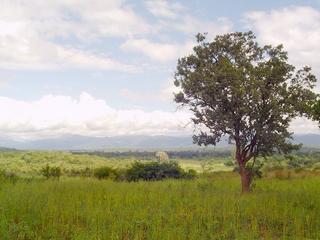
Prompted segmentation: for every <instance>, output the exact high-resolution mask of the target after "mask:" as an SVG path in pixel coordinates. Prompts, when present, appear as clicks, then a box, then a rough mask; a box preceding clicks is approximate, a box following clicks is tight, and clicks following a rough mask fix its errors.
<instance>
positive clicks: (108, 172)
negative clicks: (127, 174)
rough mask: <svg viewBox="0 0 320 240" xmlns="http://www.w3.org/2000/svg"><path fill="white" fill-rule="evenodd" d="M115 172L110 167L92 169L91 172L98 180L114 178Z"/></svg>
mask: <svg viewBox="0 0 320 240" xmlns="http://www.w3.org/2000/svg"><path fill="white" fill-rule="evenodd" d="M114 173H115V170H113V169H112V168H110V167H99V168H96V169H94V171H93V176H94V177H96V178H98V179H100V180H101V179H107V178H110V177H112V176H115V174H114Z"/></svg>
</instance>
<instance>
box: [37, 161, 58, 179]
mask: <svg viewBox="0 0 320 240" xmlns="http://www.w3.org/2000/svg"><path fill="white" fill-rule="evenodd" d="M61 172H62V171H61V168H60V167H50V166H49V165H48V164H47V165H46V166H45V167H43V168H42V169H41V174H42V176H44V177H45V178H47V179H49V178H51V177H52V178H56V179H59V178H60V176H61Z"/></svg>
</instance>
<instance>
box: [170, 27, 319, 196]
mask: <svg viewBox="0 0 320 240" xmlns="http://www.w3.org/2000/svg"><path fill="white" fill-rule="evenodd" d="M197 42H198V45H197V46H195V47H194V48H193V50H194V51H193V53H192V54H191V55H189V56H186V57H184V58H181V59H179V60H178V65H177V70H176V74H175V85H176V86H177V87H180V88H181V91H180V92H179V93H177V94H175V101H176V102H177V103H178V104H180V105H181V106H188V107H189V109H190V110H191V111H192V112H193V114H194V116H193V118H192V121H193V123H194V124H195V126H196V130H195V135H194V137H193V140H194V142H195V143H197V144H199V145H209V144H213V145H215V144H216V143H217V142H219V141H220V140H221V137H222V136H224V135H227V136H228V138H229V142H230V143H233V144H235V148H236V154H235V158H236V161H237V163H238V165H239V172H240V175H241V182H242V191H243V192H247V191H249V190H250V184H251V180H252V177H251V176H252V169H253V167H254V164H255V159H256V157H257V156H263V157H266V156H268V155H270V154H272V153H274V152H275V151H278V152H280V153H288V152H290V151H291V150H293V149H297V148H298V147H299V146H297V145H293V144H291V143H290V142H289V141H288V139H291V138H292V136H291V135H292V133H290V132H289V131H288V127H289V124H290V122H291V120H292V119H293V118H295V117H297V116H299V115H304V114H305V113H306V108H307V106H308V104H310V102H311V101H313V100H314V99H315V94H314V93H313V92H312V89H313V87H314V83H315V82H316V77H315V76H314V75H313V74H312V73H311V69H310V68H309V67H304V68H303V69H301V70H298V71H295V67H294V66H292V65H290V64H288V62H287V60H288V58H287V53H286V52H285V51H284V50H283V46H282V45H279V46H275V47H273V46H270V45H266V46H259V45H258V43H257V42H256V41H255V36H254V34H253V33H252V32H246V33H241V32H235V33H229V34H225V35H220V36H217V37H216V38H215V39H214V41H213V42H207V41H206V35H205V34H198V35H197ZM249 162H251V163H249Z"/></svg>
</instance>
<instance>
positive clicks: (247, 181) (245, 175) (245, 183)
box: [240, 166, 251, 193]
mask: <svg viewBox="0 0 320 240" xmlns="http://www.w3.org/2000/svg"><path fill="white" fill-rule="evenodd" d="M240 176H241V186H242V193H247V192H250V185H251V175H250V171H249V170H248V169H246V168H245V166H240Z"/></svg>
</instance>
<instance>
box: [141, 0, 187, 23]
mask: <svg viewBox="0 0 320 240" xmlns="http://www.w3.org/2000/svg"><path fill="white" fill-rule="evenodd" d="M146 7H147V9H148V10H149V11H150V12H151V13H152V14H153V15H154V16H156V17H163V18H170V19H172V18H176V17H177V16H178V12H180V11H182V10H184V7H183V6H182V5H181V4H179V3H173V2H172V1H171V2H170V3H169V2H168V1H166V0H152V1H147V2H146Z"/></svg>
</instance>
